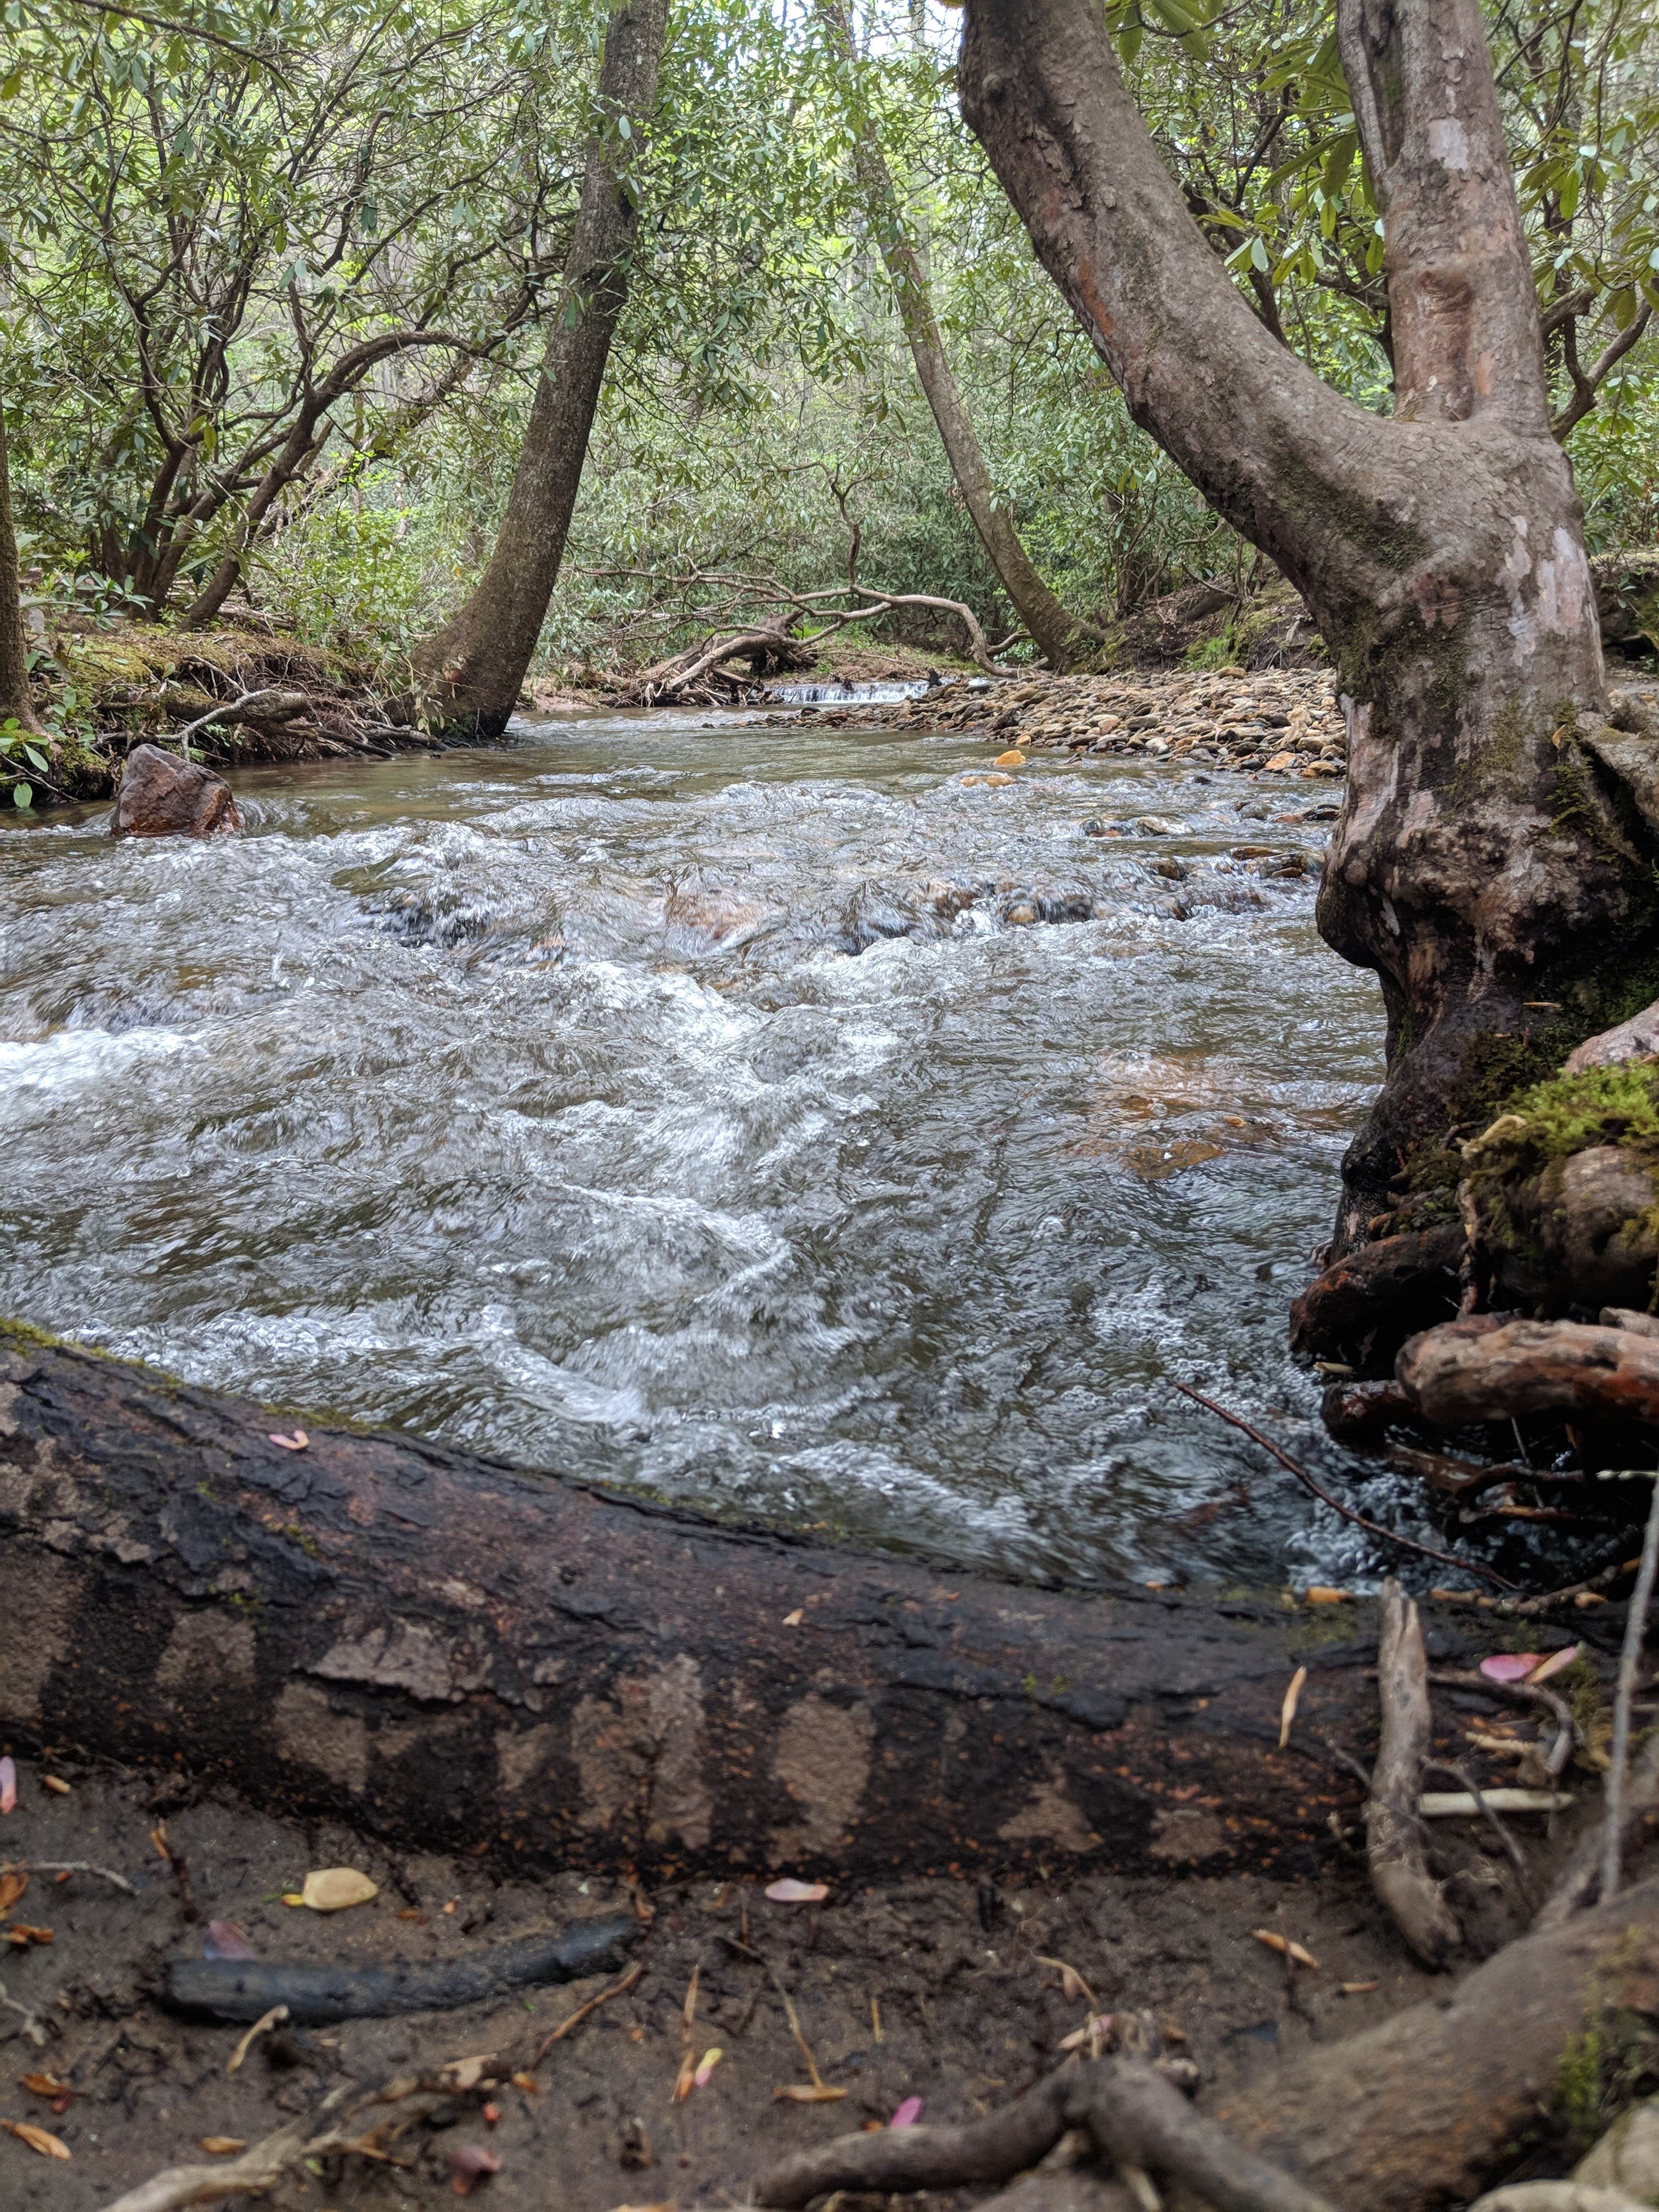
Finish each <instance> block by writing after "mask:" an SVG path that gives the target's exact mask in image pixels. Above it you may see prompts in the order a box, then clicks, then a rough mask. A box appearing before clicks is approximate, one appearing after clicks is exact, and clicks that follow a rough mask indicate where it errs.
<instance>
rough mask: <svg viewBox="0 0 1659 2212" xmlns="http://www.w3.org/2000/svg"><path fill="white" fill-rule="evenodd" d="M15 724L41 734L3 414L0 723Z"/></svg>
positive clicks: (0, 445) (0, 421) (0, 423)
mask: <svg viewBox="0 0 1659 2212" xmlns="http://www.w3.org/2000/svg"><path fill="white" fill-rule="evenodd" d="M9 721H15V723H16V724H17V725H18V727H19V728H20V729H24V730H27V731H28V732H29V733H30V734H31V736H36V737H38V736H39V735H40V720H39V718H38V717H37V715H36V714H35V711H34V698H33V693H32V692H31V690H30V689H29V650H28V641H27V639H26V637H25V636H24V635H23V598H22V579H21V570H20V568H19V566H18V560H17V533H16V532H15V529H14V528H13V526H12V519H11V476H10V472H9V469H8V466H7V461H6V420H5V416H4V413H3V411H0V722H9Z"/></svg>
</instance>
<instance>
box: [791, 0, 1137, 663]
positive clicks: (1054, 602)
mask: <svg viewBox="0 0 1659 2212" xmlns="http://www.w3.org/2000/svg"><path fill="white" fill-rule="evenodd" d="M818 12H819V14H820V15H821V16H822V17H823V21H824V23H825V25H826V27H828V30H829V35H830V38H831V39H832V40H833V41H834V43H835V46H836V51H837V53H838V55H839V58H840V60H841V62H842V66H843V68H844V69H845V70H847V71H848V73H849V74H850V73H851V72H852V71H854V70H856V68H857V66H858V49H857V46H856V45H855V43H854V38H853V26H852V22H851V20H850V19H849V17H848V13H847V8H846V4H845V0H818ZM848 109H849V121H850V123H851V126H852V131H853V147H854V155H853V158H854V167H855V172H856V174H857V177H858V180H859V189H860V193H861V194H862V196H863V199H864V204H865V212H866V216H867V218H868V220H869V222H870V223H871V225H872V228H874V230H875V233H876V236H877V239H878V241H879V244H880V246H881V257H882V259H883V261H884V264H886V269H887V274H888V276H889V277H890V280H891V282H892V286H893V298H894V301H895V302H896V306H897V307H898V312H899V320H900V323H901V324H902V326H903V330H904V335H905V337H906V339H907V340H908V343H909V347H910V357H911V359H912V360H913V361H914V362H915V365H916V379H917V381H918V382H919V383H920V384H921V388H922V391H923V392H924V393H925V394H926V396H927V404H928V405H929V406H930V407H931V408H932V409H933V420H934V422H936V423H937V424H938V426H939V442H940V443H941V444H942V445H943V446H944V447H945V459H947V460H948V461H949V462H950V464H951V474H952V476H954V477H955V478H956V480H957V490H958V491H960V492H961V494H962V498H963V505H964V506H965V507H966V508H967V509H968V512H969V515H970V516H971V517H972V520H973V525H974V527H975V530H976V531H978V532H979V538H980V543H981V544H982V545H983V546H984V548H985V550H986V553H987V555H988V556H989V558H990V562H991V566H992V567H993V568H994V569H995V570H996V572H997V574H998V577H999V578H1000V580H1001V584H1002V588H1003V590H1004V591H1005V592H1007V594H1008V597H1009V599H1010V601H1011V602H1012V606H1013V609H1014V612H1015V613H1016V614H1017V615H1018V617H1019V619H1020V621H1021V622H1022V623H1024V625H1025V628H1026V629H1027V630H1029V631H1030V635H1031V637H1032V639H1033V641H1035V642H1036V645H1037V646H1038V647H1040V648H1041V649H1042V653H1043V654H1044V656H1045V658H1046V659H1047V660H1048V665H1049V666H1050V667H1051V668H1057V669H1062V670H1063V669H1067V668H1070V667H1071V666H1072V665H1073V662H1074V661H1075V660H1076V659H1078V657H1079V653H1082V652H1083V651H1085V649H1086V648H1087V647H1088V645H1089V643H1090V641H1091V640H1092V641H1097V642H1098V641H1101V640H1102V639H1103V635H1104V633H1103V632H1102V631H1101V630H1099V629H1096V628H1095V626H1094V625H1093V624H1092V623H1085V622H1084V621H1082V620H1081V619H1080V618H1079V617H1078V616H1075V615H1073V614H1071V613H1068V611H1066V608H1065V606H1064V605H1062V604H1061V603H1060V599H1058V598H1057V597H1056V596H1055V594H1054V592H1051V591H1050V590H1049V588H1048V586H1047V584H1045V583H1044V582H1043V580H1042V577H1041V576H1039V575H1038V574H1037V572H1036V569H1035V568H1033V567H1032V566H1031V563H1030V560H1029V558H1028V557H1027V556H1026V551H1025V548H1024V545H1022V544H1021V543H1020V539H1019V532H1018V531H1017V530H1016V529H1015V527H1014V525H1013V521H1012V518H1011V516H1010V515H1009V513H1008V510H1007V508H1006V507H999V506H998V505H997V503H996V494H995V491H994V489H993V486H992V483H991V472H990V471H989V470H988V469H987V467H986V465H985V456H984V454H983V453H982V452H981V450H980V443H979V439H978V437H977V436H976V435H975V430H974V425H973V421H972V418H971V417H970V416H969V412H968V409H967V404H966V403H965V402H964V400H963V397H962V392H961V388H960V386H958V385H957V380H956V377H955V375H954V374H953V373H952V370H951V362H950V356H948V355H947V354H946V352H945V338H944V334H943V333H942V332H941V331H940V329H939V319H938V317H937V316H936V315H935V314H934V313H933V287H932V285H931V283H929V281H928V276H927V270H926V268H925V267H924V265H923V263H922V258H921V254H920V253H919V252H917V250H916V246H915V241H914V240H912V238H911V236H910V234H909V232H908V229H907V228H906V226H905V222H904V217H903V216H902V213H901V212H900V209H899V204H898V194H897V193H896V191H894V189H893V179H892V174H891V172H890V170H889V168H888V167H887V161H886V158H885V156H884V154H883V153H882V150H881V143H880V140H879V139H878V137H877V135H876V131H875V126H874V125H873V124H872V121H871V118H870V117H869V115H868V114H867V113H866V112H864V111H863V110H862V109H861V108H860V106H858V104H857V96H856V93H855V92H854V93H852V94H850V95H849V99H848Z"/></svg>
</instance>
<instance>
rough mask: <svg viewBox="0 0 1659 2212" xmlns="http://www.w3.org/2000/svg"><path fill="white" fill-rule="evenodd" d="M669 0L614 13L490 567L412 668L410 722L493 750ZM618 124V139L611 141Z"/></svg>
mask: <svg viewBox="0 0 1659 2212" xmlns="http://www.w3.org/2000/svg"><path fill="white" fill-rule="evenodd" d="M667 20H668V4H667V0H616V5H615V6H614V7H613V8H612V9H611V17H610V21H609V22H608V24H607V26H606V28H605V58H604V60H603V62H602V64H601V66H600V70H599V112H600V115H601V117H602V118H603V124H602V135H601V136H599V137H596V138H595V139H594V140H593V141H592V143H590V144H589V146H588V149H587V158H586V167H585V169H584V172H583V176H582V188H581V197H580V202H579V204H578V206H577V210H576V228H575V234H574V238H573V240H572V241H571V246H570V254H569V259H568V263H567V264H566V269H565V283H564V289H563V294H562V298H561V300H560V301H559V303H558V306H557V307H556V311H555V313H554V317H553V321H552V326H551V328H550V331H549V332H548V338H547V351H546V354H545V356H544V360H543V363H542V373H541V375H540V377H539V378H538V381H537V385H536V398H535V401H534V404H532V408H531V410H530V422H529V425H528V427H527V428H526V431H525V439H524V446H523V448H522V450H521V452H520V455H519V465H518V468H517V470H516V471H515V472H514V474H513V489H512V492H511V493H510V495H509V496H508V499H507V512H506V513H505V515H504V516H503V517H502V519H501V530H500V532H499V534H498V536H497V538H496V540H495V550H494V552H493V553H492V554H491V555H490V558H489V566H488V568H486V569H485V570H484V573H483V575H482V576H481V577H480V578H479V580H478V583H477V587H476V588H475V590H474V591H473V592H472V596H471V598H470V599H468V600H467V602H466V604H465V606H463V607H462V608H461V609H460V610H459V612H458V613H457V614H455V615H454V616H453V617H451V619H450V620H449V621H448V622H447V623H445V625H444V627H443V628H442V629H441V630H439V631H438V633H437V634H436V635H435V636H434V637H430V638H428V639H427V640H425V641H424V642H423V643H422V644H421V645H419V646H417V647H416V649H415V651H414V653H413V654H412V655H411V656H410V659H411V661H412V664H413V667H414V672H415V678H416V690H417V694H418V698H417V701H416V705H417V706H418V709H419V713H420V717H421V719H422V720H424V721H426V722H428V724H431V725H434V726H443V727H447V728H454V729H457V730H466V731H470V732H476V733H477V734H478V735H480V736H483V737H496V736H499V735H500V733H501V731H502V730H503V729H505V728H506V726H507V717H508V716H509V715H510V714H512V712H513V708H514V707H515V706H516V705H517V704H518V699H519V688H520V685H521V684H523V682H524V679H525V674H526V671H527V670H528V668H529V666H530V662H531V659H532V655H533V654H534V653H535V650H536V644H537V641H538V638H539V637H540V635H541V632H542V623H544V620H545V619H546V616H547V605H548V601H549V600H550V599H551V598H552V596H553V586H554V585H555V584H556V582H557V581H558V575H559V567H560V563H561V562H562V560H563V558H564V545H565V538H566V537H567V535H568V532H569V528H570V517H571V514H572V513H573V511H574V507H575V504H576V493H577V491H578V489H579V488H580V483H581V477H582V467H583V464H584V463H585V462H586V459H587V441H588V437H589V435H590V433H591V432H592V427H593V416H594V412H595V410H596V409H597V408H598V406H599V390H600V387H601V386H602V385H603V383H604V381H605V363H606V362H607V361H608V360H609V358H610V355H611V339H612V338H613V337H614V336H615V335H616V330H617V323H618V322H619V320H620V319H621V317H622V311H623V307H624V306H625V305H626V303H627V299H628V285H629V255H630V252H631V251H632V248H633V244H634V240H635V233H636V232H637V230H638V228H639V219H640V211H639V208H638V206H637V205H636V204H635V199H634V196H633V191H632V188H631V186H630V185H629V182H628V180H627V179H626V177H625V176H624V174H623V170H624V169H625V167H626V166H627V162H628V160H629V155H630V154H631V153H632V152H634V151H636V150H637V149H638V146H639V144H640V141H641V131H642V129H643V126H644V125H645V123H646V122H647V120H648V118H649V117H650V114H651V111H652V109H653V106H655V104H656V97H657V74H658V70H659V67H660V65H661V62H662V50H663V42H664V39H665V34H666V28H667ZM623 123H626V125H627V126H628V131H629V134H631V135H629V136H628V137H623V136H622V135H620V126H621V125H623Z"/></svg>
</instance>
